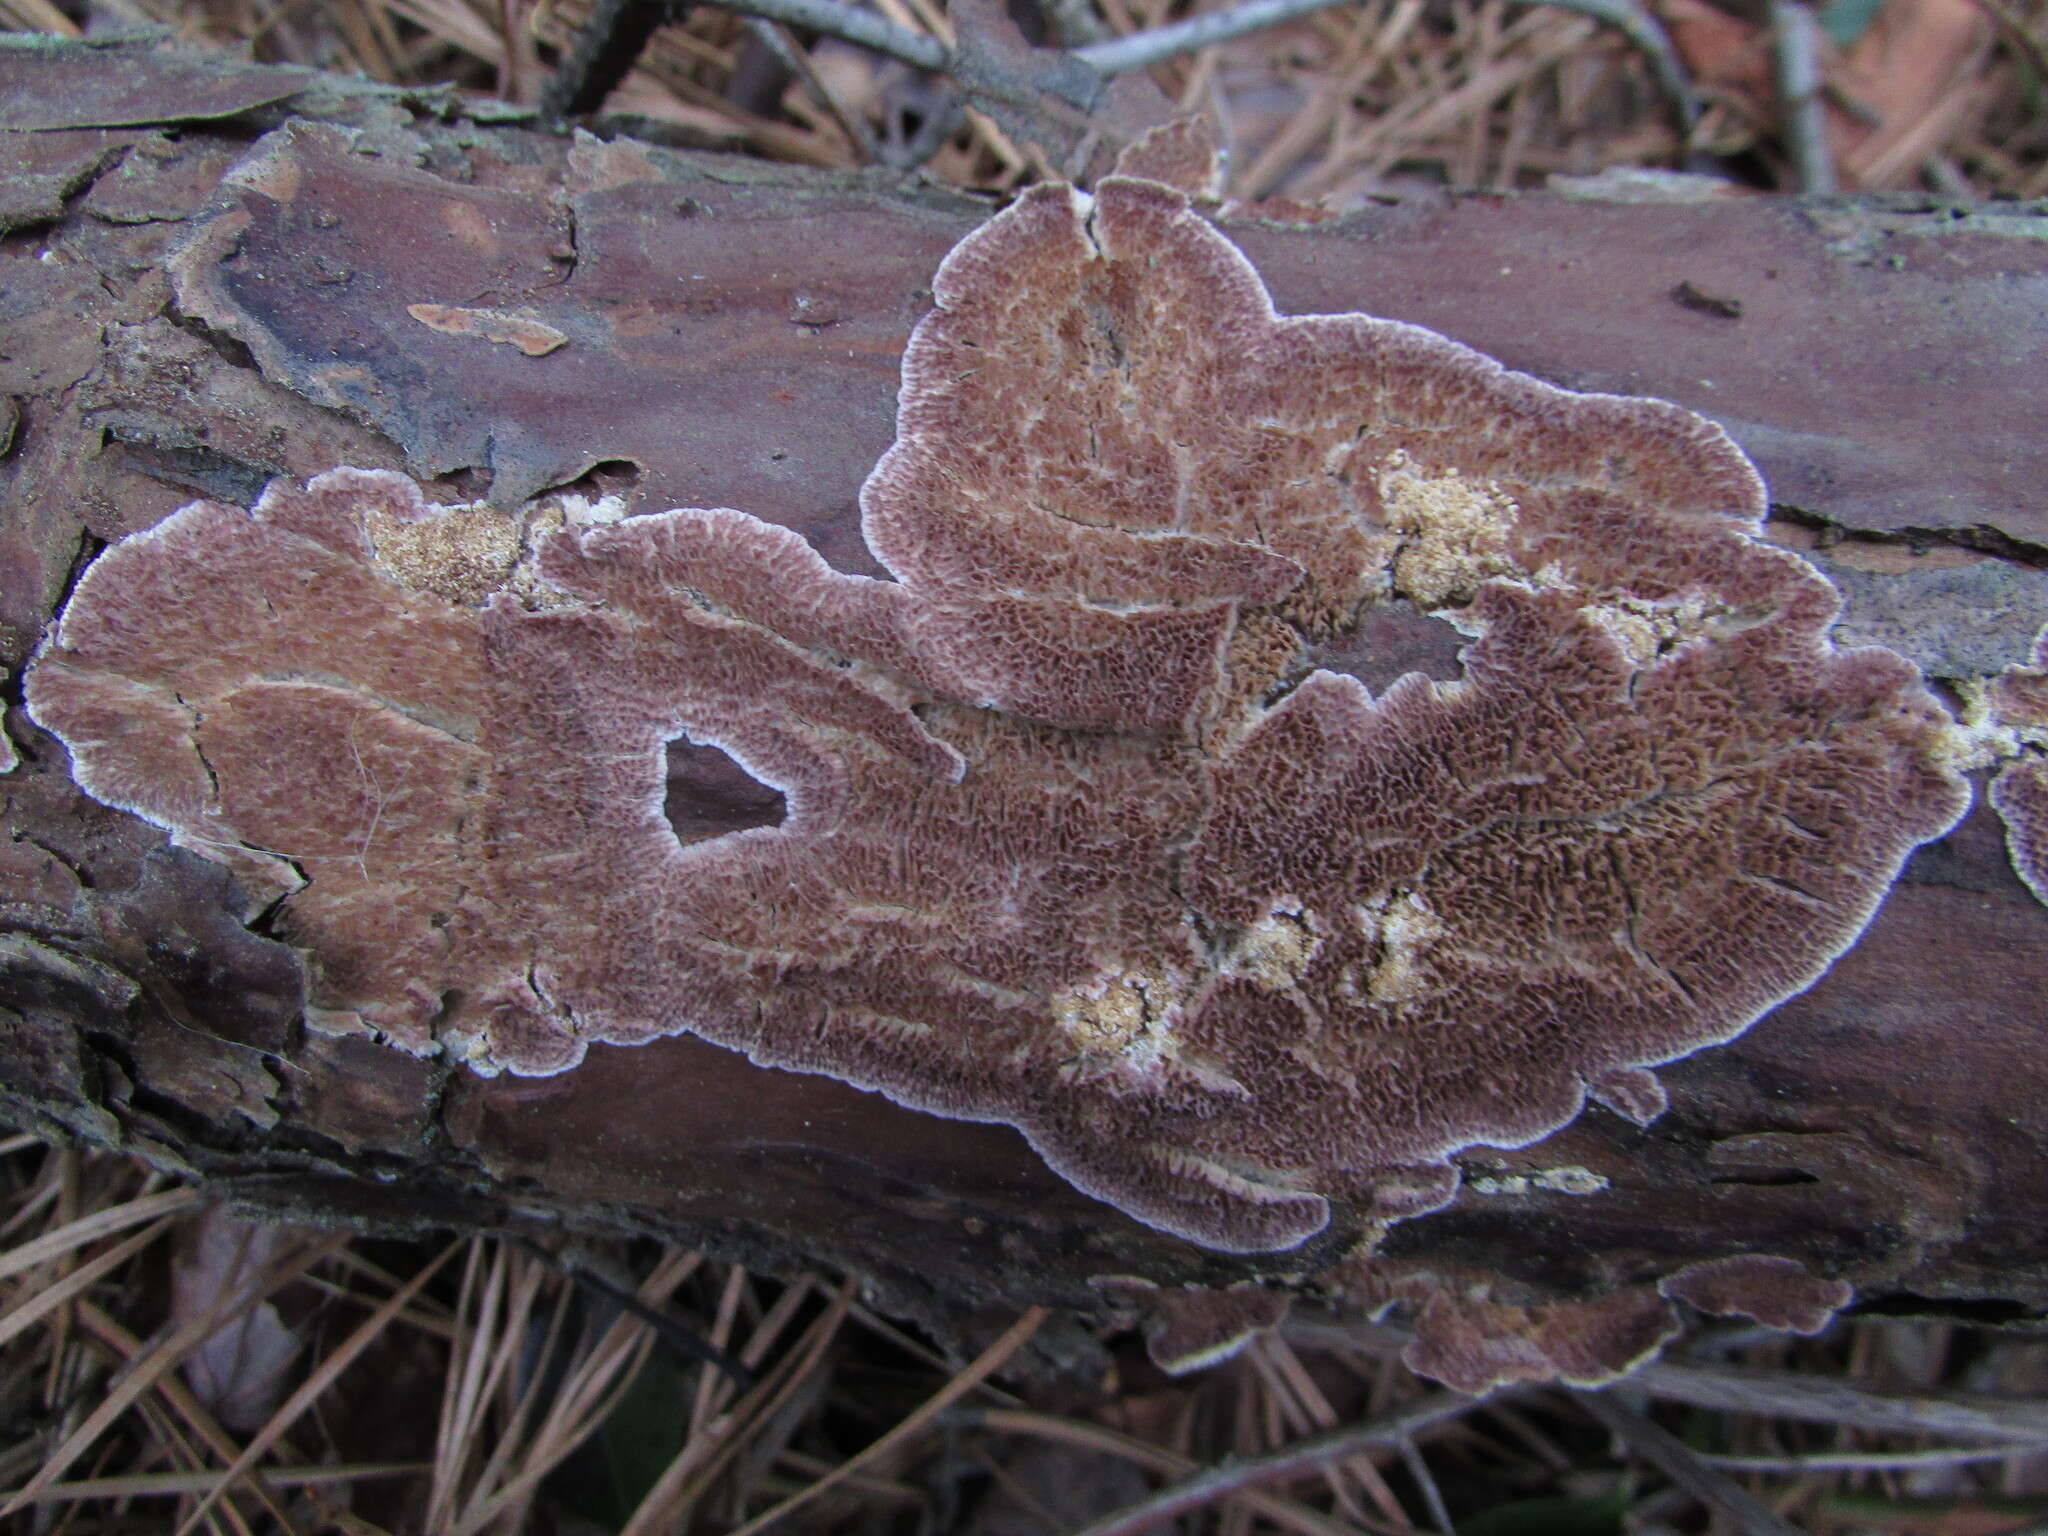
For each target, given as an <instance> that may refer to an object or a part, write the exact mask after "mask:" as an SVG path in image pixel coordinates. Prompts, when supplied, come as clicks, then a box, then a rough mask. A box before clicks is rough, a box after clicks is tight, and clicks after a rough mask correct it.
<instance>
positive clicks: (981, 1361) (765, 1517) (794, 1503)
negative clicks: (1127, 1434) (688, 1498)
mask: <svg viewBox="0 0 2048 1536" xmlns="http://www.w3.org/2000/svg"><path fill="white" fill-rule="evenodd" d="M1047 1315H1048V1313H1047V1311H1046V1309H1045V1308H1044V1307H1032V1308H1031V1309H1030V1310H1029V1311H1027V1312H1026V1313H1025V1314H1024V1315H1023V1316H1022V1317H1020V1318H1018V1319H1017V1321H1016V1322H1014V1323H1012V1324H1011V1325H1010V1327H1009V1328H1008V1329H1007V1330H1006V1331H1005V1332H1004V1333H1003V1335H1002V1337H1001V1338H999V1339H997V1340H996V1341H995V1342H994V1343H993V1344H991V1345H989V1347H988V1348H987V1349H985V1350H983V1351H982V1352H981V1353H980V1354H979V1355H977V1356H975V1358H974V1359H973V1360H972V1361H971V1362H970V1363H969V1364H968V1365H967V1366H966V1367H965V1368H963V1369H962V1370H961V1372H960V1373H959V1374H958V1375H957V1376H955V1377H954V1378H953V1379H952V1380H951V1381H949V1382H947V1383H946V1385H945V1386H944V1387H942V1388H940V1389H939V1391H937V1392H936V1393H934V1394H933V1395H932V1396H931V1397H929V1398H927V1399H926V1400H925V1402H924V1403H923V1404H922V1405H920V1406H919V1407H918V1408H917V1410H916V1411H915V1412H913V1413H912V1414H911V1415H910V1416H909V1417H908V1418H906V1419H905V1420H904V1421H903V1422H902V1423H900V1424H898V1425H897V1426H896V1427H895V1428H894V1429H892V1430H890V1431H889V1432H888V1433H887V1434H885V1435H883V1436H882V1437H881V1438H880V1439H879V1440H876V1441H875V1442H874V1443H873V1444H871V1445H869V1446H867V1447H866V1448H865V1449H864V1450H862V1451H860V1452H859V1453H858V1454H857V1455H855V1456H853V1457H852V1458H850V1459H849V1460H846V1461H843V1462H841V1463H840V1464H839V1465H838V1466H837V1467H835V1468H834V1469H833V1470H832V1471H831V1472H829V1473H828V1474H826V1475H825V1476H824V1477H821V1478H819V1479H818V1481H817V1482H815V1483H812V1484H811V1485H810V1486H809V1487H808V1488H805V1489H803V1490H801V1491H800V1492H798V1493H794V1494H791V1495H790V1496H789V1497H788V1498H786V1499H784V1500H783V1501H782V1502H781V1503H780V1504H777V1505H776V1506H775V1507H774V1508H773V1509H771V1510H769V1511H768V1512H767V1513H766V1514H762V1515H757V1516H755V1517H754V1518H753V1519H752V1520H749V1521H748V1522H747V1523H746V1524H745V1525H743V1526H741V1527H740V1528H739V1529H738V1530H736V1531H734V1532H733V1533H732V1536H756V1533H757V1532H760V1531H765V1530H767V1529H768V1528H769V1527H770V1526H772V1525H774V1524H775V1523H776V1522H777V1521H780V1520H783V1519H785V1518H787V1517H788V1516H789V1515H791V1514H793V1513H795V1512H796V1511H797V1510H799V1509H801V1508H802V1507H803V1506H804V1505H806V1504H808V1503H810V1501H811V1500H812V1499H814V1498H816V1497H817V1496H818V1495H819V1494H821V1493H823V1492H824V1491H825V1490H826V1489H827V1488H830V1487H832V1486H833V1485H834V1484H835V1483H838V1482H839V1481H841V1480H842V1479H844V1478H847V1477H850V1476H852V1475H853V1474H854V1473H855V1472H857V1471H859V1470H860V1469H861V1468H862V1467H865V1466H867V1465H869V1464H870V1463H872V1462H873V1461H875V1460H876V1458H878V1457H880V1456H883V1455H885V1454H886V1453H888V1452H889V1451H891V1450H893V1449H895V1448H896V1447H897V1446H899V1445H901V1444H903V1443H904V1442H905V1441H906V1440H909V1439H911V1438H912V1437H913V1436H915V1435H917V1434H919V1433H921V1432H922V1431H923V1430H924V1428H925V1427H926V1426H927V1425H928V1424H930V1423H931V1422H932V1421H933V1420H934V1419H936V1418H937V1417H938V1416H939V1415H940V1414H942V1413H943V1412H945V1411H946V1409H947V1408H949V1407H951V1406H952V1405H953V1404H954V1403H957V1402H958V1401H959V1400H960V1399H961V1398H963V1397H965V1396H966V1395H967V1394H968V1393H969V1392H972V1391H973V1390H974V1389H975V1387H976V1386H978V1385H980V1383H981V1381H982V1380H983V1379H984V1378H985V1377H988V1376H992V1375H994V1374H995V1373H996V1372H997V1371H999V1370H1001V1369H1002V1367H1003V1366H1004V1365H1005V1364H1007V1363H1008V1362H1009V1360H1010V1357H1011V1356H1013V1355H1015V1354H1016V1353H1017V1351H1018V1350H1020V1349H1022V1348H1023V1347H1024V1346H1025V1345H1026V1344H1028V1343H1029V1342H1030V1341H1031V1336H1032V1335H1033V1334H1034V1333H1036V1332H1038V1330H1039V1328H1040V1326H1041V1325H1042V1324H1043V1323H1044V1322H1045V1319H1046V1317H1047Z"/></svg>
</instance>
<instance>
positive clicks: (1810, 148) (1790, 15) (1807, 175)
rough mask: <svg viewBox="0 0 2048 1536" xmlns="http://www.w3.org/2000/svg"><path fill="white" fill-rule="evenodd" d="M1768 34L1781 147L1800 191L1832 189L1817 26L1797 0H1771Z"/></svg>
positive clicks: (1818, 191) (1826, 190)
mask: <svg viewBox="0 0 2048 1536" xmlns="http://www.w3.org/2000/svg"><path fill="white" fill-rule="evenodd" d="M1771 32H1772V35H1773V38H1774V40H1775V42H1776V45H1777V52H1776V66H1777V69H1776V73H1777V86H1778V105H1779V107H1780V109H1781V110H1782V111H1783V112H1784V114H1785V149H1786V152H1787V153H1788V154H1790V155H1791V157H1792V173H1793V175H1794V176H1795V177H1796V178H1797V179H1798V182H1799V190H1800V191H1801V192H1806V193H1815V194H1819V193H1827V192H1832V191H1834V190H1835V165H1834V161H1833V160H1832V159H1831V158H1830V157H1829V155H1828V134H1827V117H1826V114H1825V113H1824V112H1823V110H1822V106H1821V91H1820V22H1819V21H1818V20H1816V19H1815V17H1814V14H1813V12H1812V11H1810V10H1808V9H1807V7H1806V6H1805V5H1804V4H1803V3H1801V0H1771Z"/></svg>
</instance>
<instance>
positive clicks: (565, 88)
mask: <svg viewBox="0 0 2048 1536" xmlns="http://www.w3.org/2000/svg"><path fill="white" fill-rule="evenodd" d="M680 10H681V7H680V6H678V5H674V4H671V3H670V0H597V4H596V5H595V6H594V7H592V8H591V12H590V19H589V20H588V21H586V22H584V23H583V27H582V30H580V31H579V32H578V33H577V34H576V45H575V47H573V48H571V49H570V50H569V53H568V56H567V57H566V58H564V59H563V60H562V62H561V63H560V64H558V65H557V66H556V67H555V72H554V73H553V74H552V75H550V76H548V83H547V84H546V85H545V86H544V87H543V88H542V89H541V93H540V113H541V116H542V117H545V118H549V119H551V120H555V121H559V120H560V119H562V118H565V117H573V116H575V115H576V114H578V113H581V112H595V111H596V110H597V109H598V108H599V107H601V106H603V105H604V99H605V97H607V96H609V95H611V93H612V92H613V91H614V90H615V89H616V88H617V87H618V84H619V82H620V81H621V80H623V79H625V78H626V73H627V71H628V70H630V69H632V67H633V66H634V64H636V63H638V62H639V59H640V55H641V54H642V53H644V52H645V51H646V49H647V43H648V40H649V39H650V38H652V37H653V36H654V34H655V31H656V30H657V29H658V28H659V27H660V26H661V25H662V23H663V22H666V21H669V20H672V19H674V17H675V16H676V15H678V14H680ZM506 47H507V52H508V55H509V52H510V47H511V43H510V39H509V38H508V39H507V43H506Z"/></svg>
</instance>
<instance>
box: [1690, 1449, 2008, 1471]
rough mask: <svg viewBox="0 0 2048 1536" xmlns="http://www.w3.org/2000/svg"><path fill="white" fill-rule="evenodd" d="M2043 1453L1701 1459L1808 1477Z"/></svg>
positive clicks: (1740, 1468)
mask: <svg viewBox="0 0 2048 1536" xmlns="http://www.w3.org/2000/svg"><path fill="white" fill-rule="evenodd" d="M2040 1454H2041V1453H2040V1452H2039V1451H2038V1450H2036V1449H2034V1448H2033V1447H2031V1446H2024V1445H1999V1446H1984V1445H1973V1446H1949V1447H1947V1448H1945V1449H1943V1450H1938V1451H1815V1452H1814V1453H1813V1454H1812V1455H1809V1456H1707V1455H1702V1456H1701V1457H1700V1460H1701V1461H1703V1462H1705V1463H1706V1464H1707V1465H1708V1466H1710V1467H1718V1468H1719V1469H1720V1470H1721V1471H1723V1472H1774V1473H1782V1474H1788V1475H1791V1476H1799V1477H1804V1476H1809V1475H1811V1474H1813V1473H1815V1472H1915V1471H1919V1470H1921V1469H1923V1468H1927V1467H1966V1466H1971V1465H1973V1464H1975V1463H1978V1462H1986V1461H2012V1460H2015V1459H2017V1458H2019V1457H2022V1456H2038V1455H2040Z"/></svg>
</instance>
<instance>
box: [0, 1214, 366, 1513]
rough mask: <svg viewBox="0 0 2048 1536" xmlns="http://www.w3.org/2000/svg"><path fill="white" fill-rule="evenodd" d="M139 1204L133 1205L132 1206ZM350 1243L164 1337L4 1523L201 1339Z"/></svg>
mask: <svg viewBox="0 0 2048 1536" xmlns="http://www.w3.org/2000/svg"><path fill="white" fill-rule="evenodd" d="M140 1203H141V1202H139V1201H131V1202H130V1204H131V1205H135V1204H140ZM90 1219H91V1218H86V1220H90ZM82 1225H84V1222H83V1221H81V1222H74V1223H72V1224H71V1227H69V1228H65V1229H63V1230H66V1231H68V1230H72V1229H74V1228H76V1227H79V1226H82ZM124 1225H125V1223H124ZM52 1235H53V1236H54V1235H55V1234H52ZM347 1241H348V1235H347V1234H346V1233H341V1234H334V1235H330V1236H328V1237H324V1238H322V1239H320V1240H318V1241H317V1242H312V1243H308V1244H305V1245H302V1246H301V1247H299V1248H296V1249H294V1250H292V1251H290V1252H287V1253H285V1254H284V1255H282V1256H280V1257H279V1259H278V1260H277V1261H276V1262H275V1263H274V1264H272V1265H270V1266H269V1267H268V1268H267V1269H266V1270H264V1272H263V1273H262V1275H261V1276H259V1277H258V1278H257V1281H256V1283H255V1284H254V1285H252V1286H251V1287H250V1288H249V1289H248V1290H247V1291H245V1292H239V1293H238V1292H234V1291H229V1292H227V1293H225V1294H223V1295H222V1296H221V1297H220V1299H219V1300H218V1301H216V1302H215V1303H214V1305H212V1306H211V1307H208V1308H207V1309H206V1310H205V1311H204V1312H202V1313H200V1314H199V1315H198V1316H197V1317H195V1318H193V1319H192V1320H191V1321H190V1322H188V1323H186V1324H184V1325H183V1326H181V1327H179V1328H178V1329H176V1330H175V1331H173V1332H172V1333H171V1334H169V1335H168V1336H167V1337H166V1338H164V1339H163V1341H162V1342H161V1343H159V1344H158V1345H157V1346H156V1347H155V1348H153V1349H151V1350H150V1351H148V1353H147V1354H146V1355H145V1356H144V1357H143V1358H142V1359H141V1360H139V1361H137V1362H135V1365H134V1368H133V1369H132V1370H131V1371H130V1372H129V1374H128V1375H127V1376H126V1378H124V1379H123V1380H122V1381H120V1382H118V1383H117V1384H116V1385H115V1386H114V1387H113V1389H112V1390H111V1391H109V1392H108V1394H107V1396H106V1399H105V1400H104V1401H103V1402H101V1403H100V1405H99V1406H98V1407H97V1408H95V1409H94V1410H93V1411H92V1412H91V1413H89V1414H87V1415H86V1417H85V1421H84V1422H83V1423H81V1424H80V1425H79V1426H78V1427H77V1428H76V1429H75V1430H73V1431H72V1432H71V1434H70V1435H68V1436H67V1437H66V1438H65V1440H64V1443H63V1444H62V1445H60V1446H58V1447H57V1449H56V1450H55V1451H53V1452H51V1453H50V1457H49V1459H48V1460H47V1461H45V1462H44V1463H43V1465H42V1467H41V1468H40V1469H39V1470H38V1471H37V1473H36V1475H35V1476H34V1477H33V1478H31V1479H30V1480H29V1482H28V1485H27V1486H26V1487H24V1488H23V1489H22V1490H21V1492H20V1493H18V1494H16V1495H15V1496H14V1497H13V1498H12V1499H10V1500H8V1501H7V1503H6V1504H4V1505H0V1519H5V1518H6V1517H7V1516H9V1515H12V1514H15V1513H18V1512H19V1511H20V1510H21V1509H22V1508H23V1507H24V1506H26V1505H28V1504H30V1503H33V1502H34V1500H35V1498H36V1496H37V1495H38V1494H39V1493H41V1492H42V1490H43V1489H44V1488H46V1487H48V1486H49V1485H50V1484H52V1483H54V1482H56V1481H57V1480H58V1479H59V1478H60V1477H62V1476H63V1475H64V1474H65V1473H66V1472H67V1471H69V1470H70V1467H71V1464H72V1463H73V1462H74V1461H76V1460H77V1459H78V1458H79V1457H80V1456H82V1455H83V1454H84V1453H85V1452H86V1451H87V1450H89V1449H90V1448H91V1447H92V1445H93V1442H94V1441H96V1440H98V1439H99V1437H100V1436H101V1435H103V1434H104V1433H106V1431H107V1429H108V1427H109V1426H111V1425H112V1424H113V1423H114V1421H115V1420H116V1419H118V1418H120V1417H121V1415H122V1414H124V1413H126V1412H127V1411H128V1409H129V1407H130V1406H131V1405H132V1404H133V1403H134V1402H135V1400H136V1399H137V1398H138V1397H140V1396H141V1395H142V1394H143V1393H145V1392H147V1391H148V1390H149V1389H150V1388H151V1387H153V1386H155V1385H156V1383H157V1382H158V1380H159V1379H161V1378H162V1377H164V1376H165V1375H167V1374H168V1373H169V1372H171V1371H174V1370H176V1369H177V1367H178V1365H179V1364H180V1363H181V1362H182V1361H183V1360H184V1358H185V1356H186V1355H187V1354H188V1353H190V1352H191V1350H192V1349H193V1348H194V1347H195V1346H196V1345H198V1343H199V1342H200V1341H201V1340H202V1339H205V1338H206V1337H208V1336H209V1335H210V1334H211V1333H212V1332H213V1331H214V1330H215V1329H217V1328H219V1327H220V1326H221V1325H222V1324H223V1323H225V1322H227V1321H228V1320H229V1319H230V1318H235V1317H240V1316H241V1315H242V1314H243V1313H245V1312H247V1311H248V1310H249V1309H250V1308H251V1307H254V1306H256V1305H257V1304H258V1303H260V1302H262V1301H263V1300H265V1299H266V1298H267V1297H269V1296H270V1294H271V1293H272V1292H274V1291H276V1290H278V1289H279V1288H280V1287H282V1286H284V1285H287V1284H289V1283H290V1282H291V1281H292V1280H293V1279H294V1278H296V1277H297V1276H298V1275H299V1274H300V1273H301V1272H303V1271H304V1270H306V1269H308V1268H310V1267H311V1266H312V1265H314V1264H316V1263H318V1262H319V1261H320V1259H321V1258H322V1257H324V1256H325V1254H326V1253H327V1252H329V1251H331V1250H332V1249H334V1248H338V1247H339V1246H341V1244H343V1243H345V1242H347Z"/></svg>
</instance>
